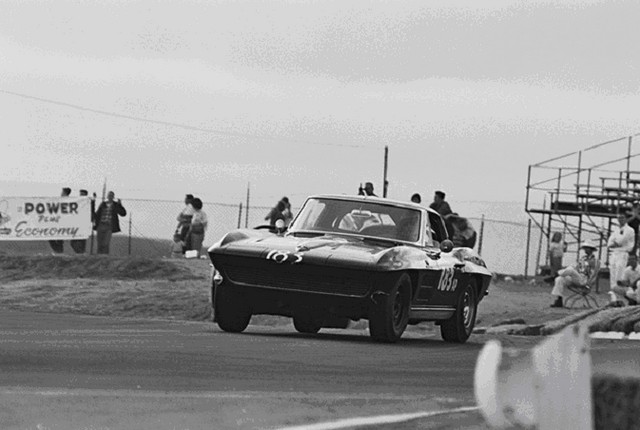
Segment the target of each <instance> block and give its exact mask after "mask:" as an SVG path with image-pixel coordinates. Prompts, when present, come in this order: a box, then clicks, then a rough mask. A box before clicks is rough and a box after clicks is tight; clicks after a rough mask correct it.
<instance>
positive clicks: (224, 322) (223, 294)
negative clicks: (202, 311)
mask: <svg viewBox="0 0 640 430" xmlns="http://www.w3.org/2000/svg"><path fill="white" fill-rule="evenodd" d="M215 301H216V303H215V304H214V307H215V318H216V322H217V323H218V327H220V328H221V329H222V330H224V331H227V332H231V333H240V332H242V331H244V329H246V328H247V326H248V325H249V321H250V320H251V310H250V309H249V307H248V306H247V305H246V304H245V303H244V302H243V299H242V296H241V295H240V294H238V293H237V292H235V291H233V290H231V289H230V288H229V287H227V286H225V285H224V284H221V285H218V286H217V287H216V297H215Z"/></svg>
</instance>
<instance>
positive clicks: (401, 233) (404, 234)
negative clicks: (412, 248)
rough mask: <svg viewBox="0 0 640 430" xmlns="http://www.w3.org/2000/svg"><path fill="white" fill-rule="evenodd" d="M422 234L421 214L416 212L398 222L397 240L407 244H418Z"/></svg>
mask: <svg viewBox="0 0 640 430" xmlns="http://www.w3.org/2000/svg"><path fill="white" fill-rule="evenodd" d="M419 233H420V214H419V213H417V212H415V213H412V214H410V215H407V216H405V217H404V218H402V219H401V220H400V222H398V229H397V238H398V239H399V240H405V241H407V242H416V241H417V240H418V234H419Z"/></svg>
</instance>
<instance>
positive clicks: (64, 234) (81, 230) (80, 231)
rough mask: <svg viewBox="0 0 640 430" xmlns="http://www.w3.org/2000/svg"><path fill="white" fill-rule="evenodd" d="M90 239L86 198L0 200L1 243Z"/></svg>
mask: <svg viewBox="0 0 640 430" xmlns="http://www.w3.org/2000/svg"><path fill="white" fill-rule="evenodd" d="M89 236H91V199H90V198H89V197H84V196H83V197H0V240H65V239H86V238H88V237H89Z"/></svg>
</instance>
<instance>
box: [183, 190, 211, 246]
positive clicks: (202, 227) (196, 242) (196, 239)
mask: <svg viewBox="0 0 640 430" xmlns="http://www.w3.org/2000/svg"><path fill="white" fill-rule="evenodd" d="M191 204H192V205H193V216H192V217H191V226H190V227H189V233H188V234H187V237H188V240H189V242H190V246H189V249H191V250H195V251H197V252H198V257H200V253H201V252H202V242H204V233H205V231H206V230H207V227H208V225H209V219H208V218H207V214H206V212H205V211H203V210H202V200H200V199H199V198H198V197H195V198H194V199H193V201H192V203H191Z"/></svg>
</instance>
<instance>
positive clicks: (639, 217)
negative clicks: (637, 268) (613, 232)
mask: <svg viewBox="0 0 640 430" xmlns="http://www.w3.org/2000/svg"><path fill="white" fill-rule="evenodd" d="M627 225H628V226H629V227H631V228H632V229H633V232H634V234H635V240H634V242H633V249H632V250H631V254H634V255H637V253H638V229H639V228H640V205H639V204H638V202H634V203H633V206H631V213H630V214H629V216H628V217H627Z"/></svg>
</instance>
